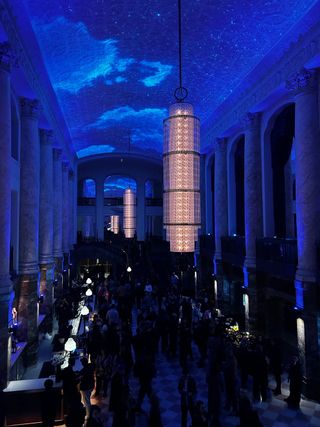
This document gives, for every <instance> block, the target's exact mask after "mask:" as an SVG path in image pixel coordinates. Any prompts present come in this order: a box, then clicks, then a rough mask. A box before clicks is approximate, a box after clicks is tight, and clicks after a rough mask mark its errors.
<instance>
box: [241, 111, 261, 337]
mask: <svg viewBox="0 0 320 427" xmlns="http://www.w3.org/2000/svg"><path fill="white" fill-rule="evenodd" d="M260 123H261V115H260V113H255V114H253V113H248V114H246V116H245V117H244V119H243V125H244V128H245V143H244V215H245V245H246V258H245V262H244V276H245V281H244V282H245V286H246V287H247V292H248V300H247V304H248V306H247V307H246V310H247V311H246V313H247V315H248V318H246V327H247V328H248V329H249V330H251V331H252V332H256V331H259V329H261V327H262V325H261V323H262V319H259V315H260V316H261V313H262V312H263V310H261V303H262V296H261V292H260V289H259V287H258V285H257V277H256V238H257V237H261V236H262V187H261V140H260V138H261V136H260V132H261V128H260ZM260 320H261V321H260Z"/></svg>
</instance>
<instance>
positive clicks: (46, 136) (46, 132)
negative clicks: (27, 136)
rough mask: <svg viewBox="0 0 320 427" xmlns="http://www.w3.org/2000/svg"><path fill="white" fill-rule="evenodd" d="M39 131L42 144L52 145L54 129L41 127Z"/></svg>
mask: <svg viewBox="0 0 320 427" xmlns="http://www.w3.org/2000/svg"><path fill="white" fill-rule="evenodd" d="M39 132H40V144H43V145H52V143H53V131H52V130H50V129H39Z"/></svg>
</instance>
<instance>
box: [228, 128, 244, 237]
mask: <svg viewBox="0 0 320 427" xmlns="http://www.w3.org/2000/svg"><path fill="white" fill-rule="evenodd" d="M244 144H245V139H244V135H240V136H239V137H237V138H236V139H235V140H234V142H233V143H232V145H231V149H230V152H229V158H228V192H229V195H228V197H229V233H230V234H237V235H238V236H244V233H245V223H244Z"/></svg>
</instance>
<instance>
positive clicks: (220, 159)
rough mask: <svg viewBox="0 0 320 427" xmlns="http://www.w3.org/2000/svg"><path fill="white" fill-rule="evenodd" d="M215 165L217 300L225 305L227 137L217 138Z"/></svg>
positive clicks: (219, 303)
mask: <svg viewBox="0 0 320 427" xmlns="http://www.w3.org/2000/svg"><path fill="white" fill-rule="evenodd" d="M214 161H215V167H214V218H215V223H214V230H215V231H214V233H215V236H214V237H215V255H214V263H215V273H216V280H217V301H216V305H217V306H218V307H219V308H222V307H223V305H222V304H223V269H222V250H221V237H223V236H227V235H228V191H227V139H226V138H217V139H216V142H215V159H214Z"/></svg>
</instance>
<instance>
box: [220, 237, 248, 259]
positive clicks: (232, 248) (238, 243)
mask: <svg viewBox="0 0 320 427" xmlns="http://www.w3.org/2000/svg"><path fill="white" fill-rule="evenodd" d="M221 250H222V259H223V260H224V261H226V262H229V263H231V264H233V265H237V266H242V265H243V262H244V258H245V256H246V247H245V240H244V237H242V236H224V237H221Z"/></svg>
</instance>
